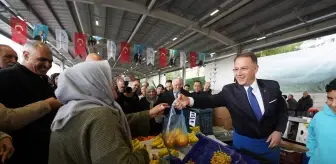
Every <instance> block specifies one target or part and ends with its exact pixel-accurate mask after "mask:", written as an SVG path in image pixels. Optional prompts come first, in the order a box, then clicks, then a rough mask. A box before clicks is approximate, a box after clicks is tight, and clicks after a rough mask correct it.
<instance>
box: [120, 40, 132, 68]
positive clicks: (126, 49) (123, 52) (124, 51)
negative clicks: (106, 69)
mask: <svg viewBox="0 0 336 164" xmlns="http://www.w3.org/2000/svg"><path fill="white" fill-rule="evenodd" d="M130 51H131V45H130V44H129V43H127V42H120V64H122V63H124V62H125V63H130V61H131V60H130V55H131V52H130Z"/></svg>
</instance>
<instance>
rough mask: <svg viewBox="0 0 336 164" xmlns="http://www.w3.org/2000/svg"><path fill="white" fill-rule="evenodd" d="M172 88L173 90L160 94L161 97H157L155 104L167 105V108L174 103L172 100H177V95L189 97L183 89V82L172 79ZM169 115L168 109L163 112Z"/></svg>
mask: <svg viewBox="0 0 336 164" xmlns="http://www.w3.org/2000/svg"><path fill="white" fill-rule="evenodd" d="M172 85H173V86H172V87H173V89H172V90H170V91H166V92H164V93H163V94H162V96H160V97H159V99H158V101H157V104H160V103H168V105H169V106H171V105H172V104H173V102H174V100H175V99H176V98H177V96H178V95H179V94H183V95H185V96H190V93H189V92H187V91H185V90H184V89H183V88H182V87H183V80H182V79H180V78H178V79H174V80H173V81H172ZM168 113H169V109H166V110H165V114H168Z"/></svg>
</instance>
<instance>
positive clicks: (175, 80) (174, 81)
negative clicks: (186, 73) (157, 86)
mask: <svg viewBox="0 0 336 164" xmlns="http://www.w3.org/2000/svg"><path fill="white" fill-rule="evenodd" d="M177 81H180V82H181V84H182V85H183V80H182V79H181V78H177V79H174V80H173V85H174V84H176V82H177Z"/></svg>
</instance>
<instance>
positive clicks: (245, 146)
mask: <svg viewBox="0 0 336 164" xmlns="http://www.w3.org/2000/svg"><path fill="white" fill-rule="evenodd" d="M233 71H234V74H235V78H236V80H237V82H236V83H232V84H228V85H225V86H224V87H223V89H222V91H221V92H219V93H218V94H216V95H213V96H203V97H196V98H187V97H185V96H181V95H179V98H178V102H177V103H176V104H175V106H176V107H177V108H179V109H180V108H183V107H185V106H187V105H190V106H192V107H196V108H209V107H220V106H226V107H227V108H228V110H229V112H230V114H231V117H232V123H233V127H234V129H235V131H234V134H233V146H234V147H236V148H237V149H238V150H241V151H245V152H248V153H250V154H253V155H255V156H259V157H262V158H263V159H266V160H267V161H269V162H270V163H279V160H280V148H279V147H277V146H278V145H279V144H280V141H281V133H283V132H284V131H285V129H286V125H287V120H288V113H287V105H286V103H285V101H284V99H283V98H282V94H281V91H280V86H279V83H278V82H276V81H272V80H261V79H256V77H255V75H256V73H257V71H258V62H257V57H256V56H255V55H254V54H253V53H249V52H248V53H243V54H240V55H238V56H237V57H236V58H235V60H234V69H233Z"/></svg>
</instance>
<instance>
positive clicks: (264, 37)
mask: <svg viewBox="0 0 336 164" xmlns="http://www.w3.org/2000/svg"><path fill="white" fill-rule="evenodd" d="M263 39H266V36H263V37H260V38H257V40H263Z"/></svg>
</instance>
